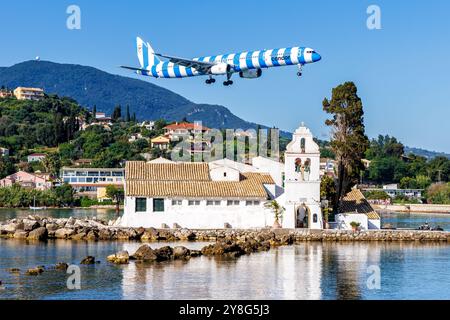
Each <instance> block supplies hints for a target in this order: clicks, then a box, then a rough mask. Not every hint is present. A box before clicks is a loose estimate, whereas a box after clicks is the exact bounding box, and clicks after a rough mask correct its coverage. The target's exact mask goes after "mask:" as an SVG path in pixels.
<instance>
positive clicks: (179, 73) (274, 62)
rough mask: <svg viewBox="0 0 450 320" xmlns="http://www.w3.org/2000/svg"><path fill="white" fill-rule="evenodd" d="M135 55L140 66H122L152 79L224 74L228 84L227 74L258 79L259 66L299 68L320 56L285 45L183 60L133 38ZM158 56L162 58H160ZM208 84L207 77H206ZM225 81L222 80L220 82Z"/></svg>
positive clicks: (310, 51)
mask: <svg viewBox="0 0 450 320" xmlns="http://www.w3.org/2000/svg"><path fill="white" fill-rule="evenodd" d="M137 54H138V58H139V63H140V65H141V68H133V67H124V68H127V69H131V70H134V71H136V72H137V73H138V74H141V75H144V76H151V77H155V78H185V77H194V76H203V75H206V76H209V77H210V80H209V81H210V83H213V82H215V80H214V79H213V78H212V77H213V76H217V75H226V76H227V78H228V82H229V84H232V81H230V78H231V75H232V74H233V73H239V75H240V77H241V78H258V77H259V76H261V73H262V69H266V68H271V67H280V66H293V65H297V66H298V67H299V72H298V75H299V76H301V70H302V67H303V66H304V65H306V64H311V63H314V62H317V61H320V60H321V56H320V55H319V54H318V53H317V52H316V51H315V50H314V49H312V48H308V47H289V48H280V49H269V50H258V51H248V52H239V53H231V54H222V55H215V56H205V57H198V58H193V59H183V58H176V57H171V56H165V55H160V54H157V53H155V52H154V51H153V49H152V47H151V46H150V44H149V43H144V41H143V40H142V39H141V38H137ZM160 58H166V59H168V60H167V61H162V60H161V59H160ZM207 83H208V80H207ZM224 84H225V83H224Z"/></svg>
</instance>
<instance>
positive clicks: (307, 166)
mask: <svg viewBox="0 0 450 320" xmlns="http://www.w3.org/2000/svg"><path fill="white" fill-rule="evenodd" d="M310 173H311V159H309V158H308V159H306V161H305V180H306V181H309V175H310Z"/></svg>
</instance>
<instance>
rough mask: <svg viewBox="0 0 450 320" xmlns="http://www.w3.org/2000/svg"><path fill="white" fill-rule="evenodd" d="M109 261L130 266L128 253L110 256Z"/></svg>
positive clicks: (121, 252) (122, 252) (123, 252)
mask: <svg viewBox="0 0 450 320" xmlns="http://www.w3.org/2000/svg"><path fill="white" fill-rule="evenodd" d="M107 260H108V261H109V262H112V263H115V264H128V261H129V260H130V256H129V254H128V251H120V252H118V253H116V254H112V255H110V256H108V258H107Z"/></svg>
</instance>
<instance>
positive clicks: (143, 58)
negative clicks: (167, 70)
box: [136, 37, 161, 69]
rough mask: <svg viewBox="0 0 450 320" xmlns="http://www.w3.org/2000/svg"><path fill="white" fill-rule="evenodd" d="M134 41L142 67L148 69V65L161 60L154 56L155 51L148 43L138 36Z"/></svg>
mask: <svg viewBox="0 0 450 320" xmlns="http://www.w3.org/2000/svg"><path fill="white" fill-rule="evenodd" d="M136 42H137V55H138V58H139V63H140V64H141V68H142V69H148V68H149V67H151V66H154V65H155V64H158V63H160V62H161V60H159V58H158V57H156V56H155V54H154V53H155V51H153V48H152V47H151V45H150V43H148V42H147V43H145V42H144V40H142V39H141V38H139V37H138V38H137V39H136Z"/></svg>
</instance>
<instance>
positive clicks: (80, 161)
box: [73, 159, 94, 167]
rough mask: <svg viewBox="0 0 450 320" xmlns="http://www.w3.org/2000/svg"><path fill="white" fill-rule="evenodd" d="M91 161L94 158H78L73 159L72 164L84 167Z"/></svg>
mask: <svg viewBox="0 0 450 320" xmlns="http://www.w3.org/2000/svg"><path fill="white" fill-rule="evenodd" d="M93 161H94V160H92V159H78V160H75V161H73V164H74V166H76V167H85V166H91V165H92V162H93Z"/></svg>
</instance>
